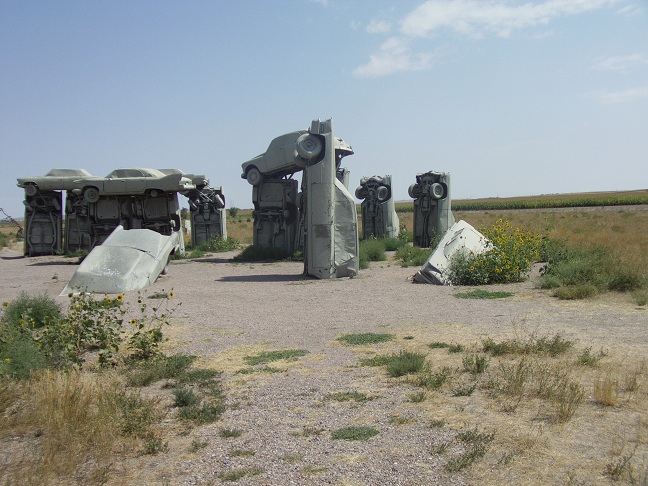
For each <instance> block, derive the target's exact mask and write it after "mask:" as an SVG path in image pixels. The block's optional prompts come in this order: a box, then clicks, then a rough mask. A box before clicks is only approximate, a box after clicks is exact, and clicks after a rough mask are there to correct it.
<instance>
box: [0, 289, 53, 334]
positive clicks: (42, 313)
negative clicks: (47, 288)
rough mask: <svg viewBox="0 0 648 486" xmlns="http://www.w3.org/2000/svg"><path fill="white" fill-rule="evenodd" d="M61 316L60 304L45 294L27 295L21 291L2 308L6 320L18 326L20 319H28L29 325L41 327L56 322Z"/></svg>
mask: <svg viewBox="0 0 648 486" xmlns="http://www.w3.org/2000/svg"><path fill="white" fill-rule="evenodd" d="M61 317H62V314H61V308H60V306H59V305H58V304H57V303H56V302H55V301H54V300H53V299H52V298H51V297H48V296H47V295H45V294H43V295H40V296H29V295H27V294H26V293H24V292H22V293H21V294H20V295H19V296H18V297H17V298H15V299H14V300H12V301H11V302H8V303H6V305H5V308H4V318H5V320H6V322H7V323H8V324H9V325H11V326H15V327H19V325H20V321H21V319H25V320H26V319H29V321H30V324H31V325H33V326H34V327H37V328H41V327H43V326H45V325H49V324H55V323H57V322H58V321H59V320H60V319H61Z"/></svg>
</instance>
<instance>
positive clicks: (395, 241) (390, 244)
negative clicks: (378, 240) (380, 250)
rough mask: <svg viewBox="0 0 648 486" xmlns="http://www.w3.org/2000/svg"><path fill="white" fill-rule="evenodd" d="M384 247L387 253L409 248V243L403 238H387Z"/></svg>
mask: <svg viewBox="0 0 648 486" xmlns="http://www.w3.org/2000/svg"><path fill="white" fill-rule="evenodd" d="M383 245H384V246H385V250H386V251H396V250H398V249H399V248H401V247H403V246H407V241H406V240H402V239H401V238H385V239H384V240H383Z"/></svg>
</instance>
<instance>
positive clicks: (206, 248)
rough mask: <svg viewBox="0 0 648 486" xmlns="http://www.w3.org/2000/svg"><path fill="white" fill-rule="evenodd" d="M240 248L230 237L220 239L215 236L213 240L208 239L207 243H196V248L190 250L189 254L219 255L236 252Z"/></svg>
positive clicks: (236, 241) (237, 242)
mask: <svg viewBox="0 0 648 486" xmlns="http://www.w3.org/2000/svg"><path fill="white" fill-rule="evenodd" d="M240 246H241V244H240V243H239V241H238V240H236V239H235V238H231V237H230V238H227V239H224V238H221V237H220V236H217V237H215V238H212V239H210V240H209V241H201V242H200V243H198V244H197V245H196V247H195V248H194V249H193V250H192V252H191V254H196V255H199V256H202V255H204V254H205V253H209V252H214V253H219V252H224V251H232V250H238V249H239V248H240ZM193 258H197V257H195V256H194V257H193Z"/></svg>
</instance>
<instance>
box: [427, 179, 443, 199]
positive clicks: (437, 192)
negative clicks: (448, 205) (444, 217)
mask: <svg viewBox="0 0 648 486" xmlns="http://www.w3.org/2000/svg"><path fill="white" fill-rule="evenodd" d="M430 195H431V196H432V198H433V199H443V198H444V197H445V187H443V184H439V183H438V182H435V183H434V184H432V186H430Z"/></svg>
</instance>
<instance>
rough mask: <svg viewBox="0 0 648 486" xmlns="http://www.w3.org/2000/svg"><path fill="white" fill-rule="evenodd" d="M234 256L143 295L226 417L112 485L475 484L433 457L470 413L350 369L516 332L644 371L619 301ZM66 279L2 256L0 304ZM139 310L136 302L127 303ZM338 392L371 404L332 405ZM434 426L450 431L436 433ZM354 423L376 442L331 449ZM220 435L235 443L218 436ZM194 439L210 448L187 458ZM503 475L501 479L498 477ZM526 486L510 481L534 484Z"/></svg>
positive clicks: (66, 270)
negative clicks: (372, 359) (213, 389)
mask: <svg viewBox="0 0 648 486" xmlns="http://www.w3.org/2000/svg"><path fill="white" fill-rule="evenodd" d="M232 256H233V253H226V254H216V255H213V256H210V257H207V258H203V259H199V260H195V261H179V262H174V263H173V265H172V267H171V269H170V272H169V274H168V275H166V276H163V277H160V278H159V279H158V281H157V282H156V283H155V284H154V285H153V286H152V287H150V288H149V289H147V290H146V293H148V294H151V293H154V292H156V291H169V290H170V289H172V288H173V289H174V294H175V297H174V301H173V302H177V303H181V305H180V306H179V307H178V308H177V310H176V312H175V315H174V323H173V325H172V326H171V327H170V328H168V329H166V330H165V333H166V334H167V335H168V336H169V337H170V341H169V342H168V349H167V351H168V352H182V353H189V354H194V355H197V356H199V357H200V363H199V364H200V365H201V366H208V367H213V368H215V369H218V370H221V371H223V380H224V383H225V389H226V393H227V396H228V405H229V408H228V410H227V412H226V413H225V414H224V416H223V418H222V419H221V421H219V422H217V423H215V424H213V425H210V426H205V427H199V428H195V429H193V430H191V431H190V433H181V432H179V431H178V430H176V429H173V427H172V425H171V424H169V434H170V436H171V437H172V438H171V439H170V442H169V444H170V451H169V452H168V453H167V454H162V455H158V456H153V457H150V456H146V457H136V458H131V459H128V460H126V461H125V462H123V463H121V464H116V465H115V472H116V477H119V478H120V479H119V480H116V481H115V483H116V484H120V483H121V484H211V483H220V480H219V479H218V478H217V475H218V474H219V473H220V472H222V471H227V470H236V469H238V468H244V467H250V468H254V467H258V468H260V469H261V470H262V472H260V474H257V475H254V476H252V475H249V476H246V477H245V478H244V479H242V480H240V482H239V483H240V484H282V485H283V484H363V485H364V484H372V485H373V484H376V485H377V484H381V485H383V484H412V485H413V484H476V483H478V482H479V481H477V482H476V480H475V478H474V477H471V476H470V470H467V471H468V472H463V473H455V474H451V473H448V472H446V471H445V470H444V468H443V467H442V466H443V464H444V463H445V462H447V460H448V457H451V456H452V454H457V453H460V452H461V451H460V447H461V446H460V445H458V444H457V443H456V441H455V442H454V443H453V445H452V447H451V448H450V450H449V451H448V452H447V453H446V454H445V455H441V454H435V453H433V452H432V451H434V450H435V449H436V448H438V447H439V446H440V445H441V444H444V443H448V442H452V439H453V437H454V436H455V435H456V431H457V430H458V429H460V428H466V426H469V427H472V426H473V425H474V424H476V423H479V420H480V419H479V413H481V412H479V411H476V412H475V413H473V414H472V415H471V414H470V412H471V410H470V407H471V405H470V402H465V403H464V402H462V403H464V406H463V407H464V408H463V409H461V408H460V407H458V406H457V405H456V404H455V405H453V406H454V407H455V409H456V413H454V414H453V413H451V412H448V409H447V407H446V408H444V410H443V411H442V410H441V409H440V405H439V402H438V401H434V400H427V401H425V402H422V403H412V401H411V400H409V399H408V397H409V396H410V395H411V394H412V393H413V392H415V391H416V390H418V388H416V387H414V386H413V385H411V384H408V383H407V382H406V381H398V380H394V379H388V378H386V377H385V374H384V370H381V369H379V368H367V367H360V366H358V361H359V359H360V358H363V357H366V356H370V355H372V354H373V353H379V354H380V353H383V352H387V351H389V352H394V351H397V350H399V349H411V350H418V351H423V352H426V353H427V352H430V349H429V348H428V346H427V344H429V343H431V342H434V341H445V342H452V343H461V344H464V345H466V346H470V345H471V344H474V343H478V342H480V341H481V339H482V338H483V337H486V336H489V337H492V338H493V339H495V340H498V339H508V338H512V337H514V336H515V335H516V333H518V334H520V333H523V334H526V335H528V334H530V333H536V334H537V335H540V336H545V335H546V336H553V335H554V334H556V333H561V334H562V336H563V337H565V338H567V339H569V340H573V341H574V342H575V343H576V345H577V346H580V347H585V346H592V348H593V349H599V348H605V349H607V350H608V352H609V353H610V354H611V355H615V356H616V357H617V358H619V359H626V358H627V359H633V360H636V359H641V358H642V357H645V356H646V355H647V352H648V332H646V325H647V324H648V312H647V311H646V309H645V308H641V307H637V306H636V305H634V304H633V302H632V301H631V299H630V297H629V296H617V295H609V296H605V297H601V298H597V299H594V300H588V301H577V302H563V301H558V300H556V299H555V298H553V297H551V296H550V295H549V293H548V292H547V291H543V290H539V289H537V288H535V285H534V282H535V280H536V278H537V276H534V277H532V278H531V279H530V280H528V281H526V282H523V283H519V284H513V285H508V286H505V287H504V286H502V287H497V286H493V287H489V288H488V289H489V290H502V289H504V290H507V291H509V292H513V293H514V296H513V297H510V298H507V299H497V300H471V299H458V298H456V297H455V294H456V293H457V292H459V291H465V290H466V288H455V287H439V286H432V285H417V284H413V283H412V282H411V281H410V277H411V276H412V274H413V273H414V271H415V270H413V269H411V268H401V267H399V266H398V265H396V264H390V263H387V262H385V263H374V264H372V266H371V268H370V269H368V270H364V271H362V272H361V274H360V276H359V277H357V278H354V279H339V280H329V281H322V280H315V279H311V278H307V277H304V276H303V275H302V264H301V263H295V262H286V263H284V262H282V263H268V264H236V263H232V262H230V261H229V259H230V258H231V257H232ZM75 269H76V265H75V264H74V260H70V259H66V258H63V257H36V258H22V257H21V254H20V252H18V251H15V250H10V249H3V250H2V251H0V281H1V282H3V284H2V288H1V290H0V301H8V300H11V299H13V298H15V297H16V296H18V295H19V294H20V293H21V292H27V293H29V294H34V293H46V294H47V295H50V296H52V297H54V298H56V300H57V301H59V302H60V303H61V304H62V305H65V303H66V301H67V297H65V296H64V297H59V296H58V293H59V292H61V290H62V289H63V287H64V286H65V284H66V282H67V281H68V279H69V278H70V276H71V275H72V273H73V272H74V270H75ZM536 272H537V270H536ZM136 298H137V294H136V293H130V294H129V295H127V296H126V299H125V300H126V301H127V302H134V301H135V300H136ZM359 332H377V333H391V334H394V335H395V336H396V339H395V340H394V341H393V342H392V343H389V344H384V345H372V346H367V347H362V348H356V347H349V346H345V345H343V344H341V343H340V342H338V341H336V339H337V338H338V337H339V336H340V335H342V334H346V333H359ZM285 348H299V349H306V350H307V351H308V353H309V354H307V355H306V356H305V357H303V358H300V359H298V360H297V361H294V362H291V363H283V364H282V363H279V364H277V365H276V366H277V367H282V369H284V372H282V373H252V374H240V373H239V374H237V373H236V372H237V371H239V370H241V369H243V368H245V367H246V365H245V364H244V362H243V360H242V358H243V357H244V356H245V355H249V354H254V353H255V352H258V351H261V350H272V349H285ZM273 365H274V364H273ZM340 391H358V392H361V393H366V394H367V395H369V396H371V397H372V398H374V399H372V400H369V401H366V402H362V403H356V402H337V401H334V400H329V399H327V396H328V395H330V394H331V393H334V392H340ZM466 398H467V397H466ZM441 416H443V419H444V420H445V421H446V424H447V425H446V426H445V427H442V428H434V427H431V426H430V423H431V422H432V421H433V420H435V419H437V418H440V417H441ZM395 417H397V419H395ZM484 423H485V424H486V425H487V423H486V421H485V422H484ZM349 425H368V426H373V427H376V428H377V429H378V430H379V432H380V434H379V435H378V436H376V437H375V438H373V439H371V440H369V441H364V442H348V441H343V440H331V438H330V432H331V431H332V430H335V429H337V428H340V427H345V426H349ZM223 428H237V429H240V430H241V431H243V434H242V435H241V436H240V437H238V438H230V439H226V438H222V437H220V436H219V430H221V429H223ZM192 441H201V442H205V443H206V444H207V445H206V446H205V447H204V448H202V449H200V450H199V451H197V452H189V448H190V445H191V443H192ZM233 451H252V452H249V453H248V454H233V453H232V452H233ZM535 460H536V461H540V462H542V461H543V460H544V461H546V463H547V464H546V466H542V465H540V466H537V468H539V470H542V468H543V467H546V469H545V471H546V476H545V477H544V479H546V480H547V483H564V482H566V481H567V478H568V476H569V474H570V473H569V471H570V470H571V469H570V467H572V466H570V465H569V463H568V462H566V463H565V464H564V465H563V464H561V463H560V461H557V462H555V458H554V459H552V458H551V457H544V458H542V457H538V458H536V459H535ZM561 468H562V469H561ZM511 474H513V473H511ZM537 474H542V473H537ZM583 474H585V476H584V477H585V478H587V477H588V476H587V474H586V473H585V472H584V473H583ZM505 477H506V474H505V473H504V472H503V473H502V475H501V476H500V478H501V480H502V481H504V478H505ZM533 478H534V476H529V478H528V481H519V483H524V482H529V484H531V483H533V482H534V479H533ZM535 479H536V480H537V479H538V476H535ZM508 480H510V478H509V479H508ZM508 480H507V481H508ZM516 482H518V481H516ZM543 482H544V481H543Z"/></svg>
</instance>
